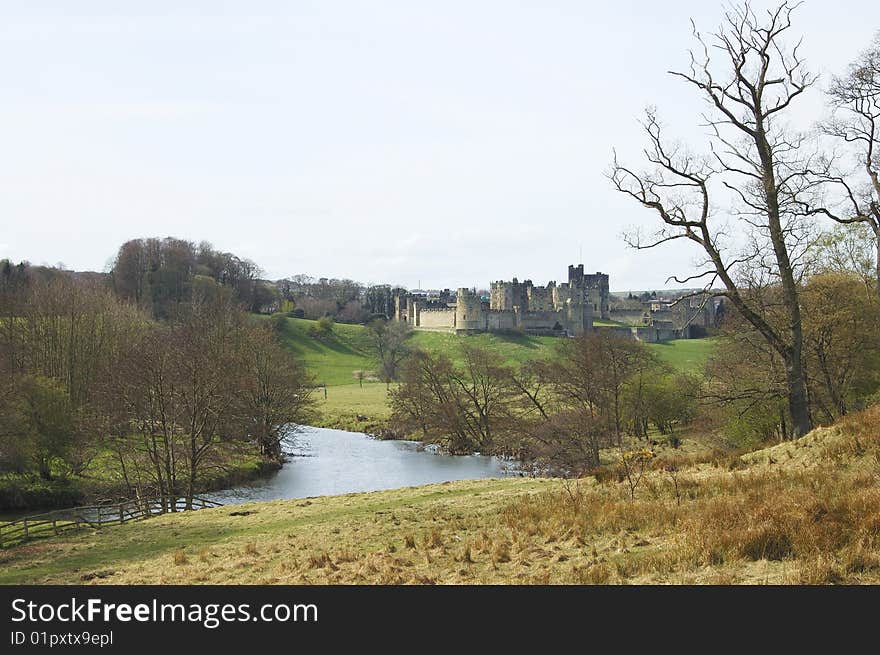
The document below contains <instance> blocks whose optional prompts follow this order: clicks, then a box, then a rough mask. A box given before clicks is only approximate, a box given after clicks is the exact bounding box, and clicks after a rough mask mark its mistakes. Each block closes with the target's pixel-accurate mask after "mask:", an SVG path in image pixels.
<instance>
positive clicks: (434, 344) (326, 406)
mask: <svg viewBox="0 0 880 655" xmlns="http://www.w3.org/2000/svg"><path fill="white" fill-rule="evenodd" d="M315 323H316V322H315V321H310V320H307V319H297V318H288V319H286V320H285V322H284V326H283V330H282V336H283V339H284V342H285V344H286V345H287V347H288V348H290V350H291V351H292V352H294V353H295V354H296V355H298V356H299V357H301V358H302V359H303V361H304V362H305V364H306V366H307V367H308V369H309V370H310V371H311V372H312V373H313V374H314V375H315V378H316V381H317V382H318V383H319V384H326V385H327V387H328V388H327V389H326V398H325V397H324V390H321V391H319V392H318V393H317V396H316V397H317V400H318V405H319V408H320V409H321V411H322V414H323V418H322V419H321V421H319V424H320V425H323V426H325V427H339V428H344V429H350V430H360V431H367V432H370V431H374V430H375V428H376V427H377V426H378V425H379V424H380V423H381V422H382V421H383V420H385V419H386V418H388V415H389V408H388V402H387V401H388V388H387V387H386V385H385V384H383V383H381V382H378V381H376V380H375V379H373V380H369V379H368V380H367V381H365V382H364V384H363V385H361V384H359V380H358V378H357V371H366V372H367V373H368V374H369V372H371V371H373V370H374V369H375V367H376V364H375V361H374V360H373V358H372V356H371V348H370V341H369V337H368V335H367V331H366V328H365V327H363V326H361V325H346V324H343V323H337V324H336V325H334V326H333V332H332V333H331V334H330V335H328V336H327V337H325V338H322V339H315V338H313V337H311V336H309V329H310V328H311V327H313V326H314V325H315ZM409 339H410V343H411V344H412V345H413V346H415V347H418V348H423V349H425V350H429V351H432V352H443V353H446V354H447V355H449V356H450V357H451V358H452V359H453V360H456V359H457V358H458V357H459V353H458V345H459V344H460V343H461V342H462V340H467V342H468V343H474V344H478V345H481V346H483V347H486V348H489V349H491V350H493V351H495V352H497V353H499V354H500V355H501V356H502V357H504V359H505V360H506V361H508V362H510V363H522V362H525V361H528V360H530V359H536V358H540V357H548V356H550V355H551V354H552V352H553V348H554V347H555V346H556V345H557V344H558V343H559V339H558V338H557V337H534V336H528V335H518V334H476V335H471V336H467V337H461V336H456V335H454V334H449V333H444V332H421V331H415V332H413V333H412V334H411V336H410V337H409ZM714 345H715V340H714V339H692V340H681V341H670V342H666V343H658V344H648V347H649V348H651V349H652V350H654V351H656V352H657V353H658V354H659V355H660V357H661V358H662V359H664V360H665V361H666V362H668V363H669V364H670V365H672V366H674V367H676V368H679V369H682V370H689V371H698V370H700V369H701V368H702V366H703V364H704V363H705V361H706V359H708V357H709V355H710V354H711V352H712V348H713V347H714ZM358 415H362V416H367V417H368V420H367V421H365V422H361V421H358V420H357V418H356V417H357V416H358Z"/></svg>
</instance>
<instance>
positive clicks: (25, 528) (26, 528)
mask: <svg viewBox="0 0 880 655" xmlns="http://www.w3.org/2000/svg"><path fill="white" fill-rule="evenodd" d="M30 536H31V535H30V533H29V532H28V524H27V519H25V520H24V538H25V539H30Z"/></svg>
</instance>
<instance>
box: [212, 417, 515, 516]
mask: <svg viewBox="0 0 880 655" xmlns="http://www.w3.org/2000/svg"><path fill="white" fill-rule="evenodd" d="M287 450H288V452H289V458H288V461H287V463H285V464H284V466H283V467H282V468H281V469H280V470H279V471H278V472H276V473H273V474H272V475H271V476H269V477H265V478H262V479H260V480H257V481H254V482H251V483H249V484H247V485H243V486H240V487H235V488H233V489H227V490H224V491H218V492H213V493H210V494H204V495H205V496H207V497H209V498H211V499H213V500H217V501H219V502H222V503H224V504H235V503H243V502H249V501H262V500H280V499H284V498H307V497H309V496H329V495H338V494H347V493H352V492H357V491H378V490H380V489H395V488H397V487H409V486H416V485H422V484H430V483H433V482H447V481H449V480H474V479H479V478H497V477H504V476H508V475H517V474H518V473H517V467H516V464H515V463H513V462H506V461H504V460H501V459H499V458H497V457H488V456H485V455H444V454H440V453H437V452H436V451H435V450H434V449H433V448H432V447H430V446H429V447H427V448H426V447H425V446H423V445H422V444H420V443H419V442H417V441H380V440H378V439H373V438H371V437H368V436H367V435H364V434H361V433H358V432H346V431H344V430H330V429H327V428H313V427H306V428H302V431H301V432H299V433H298V434H297V435H296V437H295V439H294V440H293V442H292V443H291V444H289V445H288V447H287Z"/></svg>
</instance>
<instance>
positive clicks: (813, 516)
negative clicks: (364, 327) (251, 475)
mask: <svg viewBox="0 0 880 655" xmlns="http://www.w3.org/2000/svg"><path fill="white" fill-rule="evenodd" d="M878 426H880V407H875V408H873V409H872V410H870V411H868V412H865V413H863V414H860V415H856V416H852V417H850V418H848V419H846V420H845V421H843V422H841V423H840V424H839V425H837V426H833V427H831V428H820V429H818V430H816V431H814V432H813V433H811V434H810V435H807V436H806V437H804V438H802V439H800V440H797V441H793V442H788V443H785V444H781V445H778V446H774V447H772V448H768V449H765V450H762V451H757V452H755V453H751V454H748V455H744V456H741V457H735V456H720V457H718V458H716V459H713V458H705V459H704V460H703V461H691V462H688V461H686V460H685V459H682V458H679V460H678V461H677V462H675V463H676V467H675V469H674V470H673V469H671V468H669V467H668V464H670V463H672V460H670V459H663V458H664V457H675V455H674V454H673V451H669V452H668V453H667V454H665V455H662V456H661V458H660V459H659V460H658V462H657V464H656V465H655V467H654V469H653V470H652V471H650V472H649V473H648V474H647V475H646V477H645V479H644V480H643V482H642V483H641V484H640V485H639V486H638V488H637V490H636V494H635V498H634V499H631V498H630V493H629V487H628V486H627V485H626V484H625V483H623V482H618V481H617V478H616V476H614V475H607V474H605V475H601V476H599V477H598V478H596V477H590V478H584V479H582V480H580V481H567V482H566V481H562V480H547V479H523V478H518V479H504V480H479V481H463V482H454V483H446V484H439V485H429V486H424V487H414V488H405V489H397V490H391V491H380V492H374V493H365V494H349V495H345V496H336V497H322V498H312V499H303V500H290V501H276V502H271V503H252V504H248V505H240V506H235V507H234V508H233V507H220V508H216V509H208V510H201V511H198V512H192V513H184V514H178V515H166V516H163V517H159V518H154V519H149V520H147V521H143V522H140V523H130V524H127V525H124V526H116V527H109V528H104V529H101V530H94V531H87V532H82V533H79V534H76V535H68V536H63V537H57V538H51V539H48V540H46V541H43V542H34V543H31V544H28V545H25V546H19V547H15V548H11V549H7V550H5V551H2V556H3V564H4V565H3V567H2V568H0V582H2V583H7V584H21V583H35V584H46V583H60V584H69V583H82V582H84V581H85V582H90V583H115V584H132V583H158V584H174V583H220V584H233V583H234V584H237V583H258V584H273V583H281V584H289V583H291V584H316V583H319V584H323V583H331V584H333V583H368V584H374V583H376V584H381V583H386V584H399V583H415V584H425V583H444V584H457V583H461V584H471V583H539V584H546V583H551V584H553V583H600V584H601V583H685V584H693V583H721V584H733V583H806V584H811V583H821V584H824V583H871V584H877V583H880V486H878V484H877V482H878V479H880V428H878ZM233 511H234V512H235V513H236V515H232V512H233Z"/></svg>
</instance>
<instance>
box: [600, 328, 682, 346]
mask: <svg viewBox="0 0 880 655" xmlns="http://www.w3.org/2000/svg"><path fill="white" fill-rule="evenodd" d="M596 329H597V330H611V331H612V332H614V333H615V334H617V335H619V336H622V337H626V338H628V339H635V340H636V341H642V342H644V343H657V342H659V341H671V340H672V339H681V338H682V337H684V336H687V335H685V334H684V333H683V332H682V331H681V330H675V329H671V328H657V327H654V326H651V325H641V326H632V327H618V326H615V327H600V328H596Z"/></svg>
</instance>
